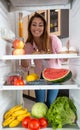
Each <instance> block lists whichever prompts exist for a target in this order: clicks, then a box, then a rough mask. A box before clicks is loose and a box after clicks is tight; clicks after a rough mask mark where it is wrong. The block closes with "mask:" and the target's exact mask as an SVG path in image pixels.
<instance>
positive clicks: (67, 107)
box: [46, 96, 77, 128]
mask: <svg viewBox="0 0 80 130" xmlns="http://www.w3.org/2000/svg"><path fill="white" fill-rule="evenodd" d="M46 118H47V119H48V123H49V125H50V126H52V127H53V128H62V127H63V126H64V125H66V124H70V125H72V124H74V123H75V121H76V119H77V114H76V107H75V105H74V104H73V102H72V100H71V99H70V98H68V97H66V96H63V97H57V99H56V100H55V101H54V102H53V103H52V104H51V106H50V108H49V109H48V111H47V114H46Z"/></svg>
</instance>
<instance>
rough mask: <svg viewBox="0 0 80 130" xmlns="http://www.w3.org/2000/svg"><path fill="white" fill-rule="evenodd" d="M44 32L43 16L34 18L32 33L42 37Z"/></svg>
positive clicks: (34, 35)
mask: <svg viewBox="0 0 80 130" xmlns="http://www.w3.org/2000/svg"><path fill="white" fill-rule="evenodd" d="M43 32H44V23H43V21H42V19H41V18H34V19H33V21H32V24H31V33H32V35H33V37H36V38H38V37H40V36H41V35H42V34H43Z"/></svg>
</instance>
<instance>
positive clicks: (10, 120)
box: [2, 116, 15, 127]
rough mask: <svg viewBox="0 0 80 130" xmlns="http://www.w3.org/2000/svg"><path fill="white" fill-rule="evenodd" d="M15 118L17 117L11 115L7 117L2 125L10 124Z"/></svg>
mask: <svg viewBox="0 0 80 130" xmlns="http://www.w3.org/2000/svg"><path fill="white" fill-rule="evenodd" d="M14 119H15V117H12V116H10V117H9V118H7V119H6V120H4V121H3V123H2V126H3V127H6V126H8V125H9V124H10V123H11V122H12V121H13V120H14Z"/></svg>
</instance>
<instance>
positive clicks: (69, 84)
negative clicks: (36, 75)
mask: <svg viewBox="0 0 80 130" xmlns="http://www.w3.org/2000/svg"><path fill="white" fill-rule="evenodd" d="M37 89H39V90H40V89H47V90H48V89H79V85H78V84H76V83H75V82H74V81H71V80H70V81H67V82H64V83H61V84H43V85H42V84H36V85H35V84H32V85H28V84H26V85H24V86H14V85H0V90H37Z"/></svg>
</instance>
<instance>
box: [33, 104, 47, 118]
mask: <svg viewBox="0 0 80 130" xmlns="http://www.w3.org/2000/svg"><path fill="white" fill-rule="evenodd" d="M47 111H48V107H47V105H46V104H45V103H42V102H37V103H35V104H34V105H33V107H32V110H31V114H32V116H33V117H36V118H41V117H45V116H46V113H47Z"/></svg>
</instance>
